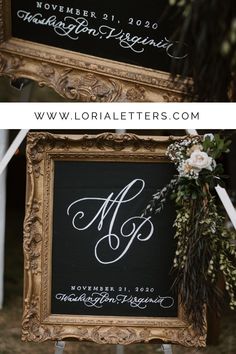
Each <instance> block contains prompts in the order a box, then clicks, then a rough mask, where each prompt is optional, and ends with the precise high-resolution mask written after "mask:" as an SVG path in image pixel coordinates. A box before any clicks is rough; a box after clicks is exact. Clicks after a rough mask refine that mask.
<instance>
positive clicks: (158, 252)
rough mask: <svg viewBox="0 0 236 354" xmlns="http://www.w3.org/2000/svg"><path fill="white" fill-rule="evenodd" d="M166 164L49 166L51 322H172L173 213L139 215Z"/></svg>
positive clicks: (168, 172) (165, 174)
mask: <svg viewBox="0 0 236 354" xmlns="http://www.w3.org/2000/svg"><path fill="white" fill-rule="evenodd" d="M173 174H174V167H173V164H170V163H159V164H156V163H132V162H91V161H89V162H87V161H86V162H83V161H79V162H78V161H55V166H54V202H53V215H54V218H53V244H52V250H53V251H52V255H53V258H52V298H51V309H52V313H53V314H77V315H100V316H101V315H105V316H107V315H109V316H110V315H112V316H145V317H146V316H150V317H177V315H178V304H177V303H178V301H177V297H176V296H175V295H174V294H173V293H172V291H171V285H172V283H173V277H172V275H171V268H172V264H173V257H174V249H175V243H174V240H173V235H174V228H173V223H174V216H175V211H174V206H173V205H172V203H171V202H170V201H169V203H168V204H167V205H166V207H165V208H164V210H163V212H162V213H161V214H159V215H155V216H149V217H143V216H142V210H143V209H144V208H145V206H146V205H147V203H148V201H149V200H150V199H151V197H152V194H153V193H154V192H155V191H156V189H158V188H163V187H164V186H165V185H166V183H167V182H168V181H169V180H170V179H171V177H172V176H173Z"/></svg>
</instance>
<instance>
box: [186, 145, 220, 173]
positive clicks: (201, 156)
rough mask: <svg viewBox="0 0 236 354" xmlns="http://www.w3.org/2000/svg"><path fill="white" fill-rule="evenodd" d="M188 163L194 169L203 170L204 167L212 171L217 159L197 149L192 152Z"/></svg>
mask: <svg viewBox="0 0 236 354" xmlns="http://www.w3.org/2000/svg"><path fill="white" fill-rule="evenodd" d="M186 163H187V164H188V165H189V166H191V167H192V168H193V169H194V170H198V171H201V170H202V169H203V168H206V169H207V170H210V171H212V170H213V168H214V166H215V161H214V160H213V158H212V157H210V156H208V155H207V153H206V152H204V151H200V150H195V151H193V152H192V154H191V156H190V158H189V159H187V160H186Z"/></svg>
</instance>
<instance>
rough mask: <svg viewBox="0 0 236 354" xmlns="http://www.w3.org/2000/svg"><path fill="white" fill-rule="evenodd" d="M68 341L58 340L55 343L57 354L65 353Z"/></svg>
mask: <svg viewBox="0 0 236 354" xmlns="http://www.w3.org/2000/svg"><path fill="white" fill-rule="evenodd" d="M65 345H66V343H65V342H62V341H57V342H56V343H55V354H63V351H64V348H65Z"/></svg>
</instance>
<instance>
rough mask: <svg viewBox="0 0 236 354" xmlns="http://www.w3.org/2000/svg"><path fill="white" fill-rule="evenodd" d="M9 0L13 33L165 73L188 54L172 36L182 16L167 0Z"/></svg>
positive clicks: (54, 45)
mask: <svg viewBox="0 0 236 354" xmlns="http://www.w3.org/2000/svg"><path fill="white" fill-rule="evenodd" d="M11 3H12V15H11V21H12V35H13V36H14V37H16V38H20V39H24V40H29V41H32V42H36V43H41V44H46V45H49V46H51V47H58V48H62V49H68V50H70V51H73V52H79V53H84V54H89V55H92V56H95V57H100V58H105V59H112V60H114V61H118V62H123V63H129V64H133V65H137V66H142V67H145V68H152V69H157V70H161V71H166V72H170V63H171V61H172V60H173V61H177V62H178V63H179V64H181V63H183V64H184V62H185V60H186V58H187V57H188V48H187V46H186V48H185V49H184V51H183V52H181V53H180V52H178V51H177V48H178V41H176V40H172V38H171V36H172V34H173V33H174V32H175V28H176V26H177V24H178V23H179V22H180V21H181V18H179V16H180V15H178V16H177V15H176V12H175V10H173V9H172V7H170V6H169V5H168V0H158V1H156V0H146V1H144V2H142V1H135V0H130V1H119V2H118V3H115V2H111V1H110V0H103V1H95V0H86V1H75V0H63V1H62V0H57V1H55V0H53V1H52V0H47V1H45V0H41V1H36V0H32V1H28V0H21V1H19V0H12V2H11Z"/></svg>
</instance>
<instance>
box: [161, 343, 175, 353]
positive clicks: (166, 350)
mask: <svg viewBox="0 0 236 354" xmlns="http://www.w3.org/2000/svg"><path fill="white" fill-rule="evenodd" d="M161 347H162V350H163V352H164V353H165V354H173V352H172V346H171V345H170V344H163V345H162V346H161Z"/></svg>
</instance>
